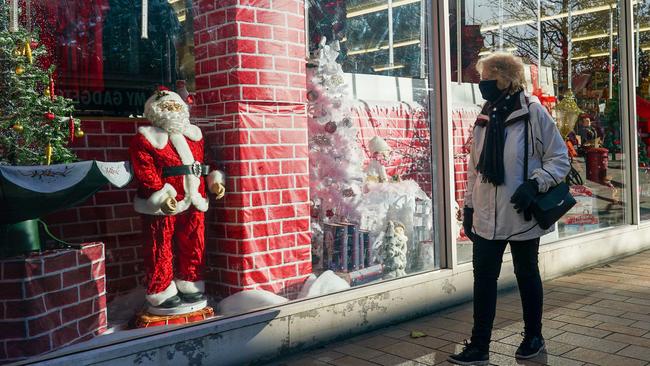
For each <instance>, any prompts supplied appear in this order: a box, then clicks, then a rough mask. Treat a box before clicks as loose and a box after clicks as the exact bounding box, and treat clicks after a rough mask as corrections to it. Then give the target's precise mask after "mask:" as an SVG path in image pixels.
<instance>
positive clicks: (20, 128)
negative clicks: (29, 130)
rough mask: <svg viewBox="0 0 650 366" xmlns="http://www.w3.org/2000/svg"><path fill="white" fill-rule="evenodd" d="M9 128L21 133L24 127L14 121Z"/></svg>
mask: <svg viewBox="0 0 650 366" xmlns="http://www.w3.org/2000/svg"><path fill="white" fill-rule="evenodd" d="M11 128H12V129H13V130H14V131H16V132H17V133H23V130H24V127H23V125H21V124H20V123H16V124H15V125H13V126H11Z"/></svg>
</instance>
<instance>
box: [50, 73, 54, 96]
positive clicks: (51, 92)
mask: <svg viewBox="0 0 650 366" xmlns="http://www.w3.org/2000/svg"><path fill="white" fill-rule="evenodd" d="M50 99H51V100H54V78H53V77H52V75H50Z"/></svg>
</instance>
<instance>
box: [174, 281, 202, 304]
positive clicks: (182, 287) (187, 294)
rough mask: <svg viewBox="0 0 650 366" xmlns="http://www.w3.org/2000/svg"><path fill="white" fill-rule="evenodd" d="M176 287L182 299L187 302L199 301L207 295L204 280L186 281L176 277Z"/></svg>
mask: <svg viewBox="0 0 650 366" xmlns="http://www.w3.org/2000/svg"><path fill="white" fill-rule="evenodd" d="M174 282H175V283H176V288H178V294H179V295H180V297H181V299H182V300H183V301H184V302H186V303H194V302H197V301H203V300H205V299H206V297H205V294H204V292H205V282H203V281H194V282H192V281H185V280H180V279H175V280H174Z"/></svg>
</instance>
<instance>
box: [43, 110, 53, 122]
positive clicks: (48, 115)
mask: <svg viewBox="0 0 650 366" xmlns="http://www.w3.org/2000/svg"><path fill="white" fill-rule="evenodd" d="M43 117H45V119H46V120H48V121H53V120H54V118H56V116H55V115H54V113H52V112H47V113H45V114H44V115H43Z"/></svg>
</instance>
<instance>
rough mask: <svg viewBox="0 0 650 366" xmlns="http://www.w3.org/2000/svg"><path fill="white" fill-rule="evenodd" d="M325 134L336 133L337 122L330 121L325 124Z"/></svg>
mask: <svg viewBox="0 0 650 366" xmlns="http://www.w3.org/2000/svg"><path fill="white" fill-rule="evenodd" d="M325 132H327V133H334V132H336V122H332V121H329V122H327V124H325Z"/></svg>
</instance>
